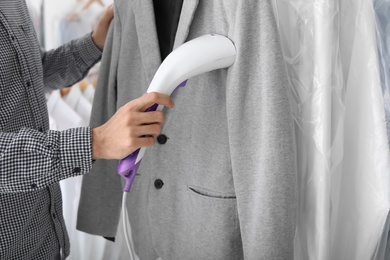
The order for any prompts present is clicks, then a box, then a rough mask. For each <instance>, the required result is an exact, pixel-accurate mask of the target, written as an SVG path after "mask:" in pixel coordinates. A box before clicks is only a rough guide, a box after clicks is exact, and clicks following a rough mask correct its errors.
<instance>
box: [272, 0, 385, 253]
mask: <svg viewBox="0 0 390 260" xmlns="http://www.w3.org/2000/svg"><path fill="white" fill-rule="evenodd" d="M273 4H274V9H275V12H276V14H277V17H278V18H277V21H278V25H279V32H280V35H281V41H282V48H283V53H284V57H285V62H286V65H287V71H288V75H289V79H290V83H291V87H292V88H291V93H292V97H293V98H292V100H293V108H294V110H293V111H294V117H295V127H296V136H297V154H298V185H299V186H298V187H299V189H298V190H299V196H298V198H299V206H298V224H297V232H296V238H295V259H300V260H306V259H313V260H314V259H315V260H328V259H340V260H349V259H356V260H359V259H361V260H364V259H378V260H379V259H383V249H384V247H383V246H382V244H383V241H381V239H382V233H383V231H384V226H385V223H386V217H387V212H388V210H389V195H388V194H389V185H388V184H389V173H390V167H389V149H388V145H387V136H386V131H385V130H386V129H385V121H384V118H385V113H384V109H383V98H382V94H381V87H380V79H379V67H378V63H379V62H378V55H377V47H376V46H377V43H376V37H375V17H374V14H373V8H372V1H371V0H345V1H344V0H343V1H338V0H329V1H322V0H318V1H309V2H305V1H284V0H283V1H276V0H275V1H274V2H273Z"/></svg>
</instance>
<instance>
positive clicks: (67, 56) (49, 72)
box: [42, 33, 102, 89]
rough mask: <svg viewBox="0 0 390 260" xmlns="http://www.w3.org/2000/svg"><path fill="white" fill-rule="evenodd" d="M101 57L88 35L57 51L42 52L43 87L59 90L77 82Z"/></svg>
mask: <svg viewBox="0 0 390 260" xmlns="http://www.w3.org/2000/svg"><path fill="white" fill-rule="evenodd" d="M101 55H102V53H101V51H100V50H99V49H98V48H97V47H96V46H95V44H94V43H93V41H92V37H91V34H90V33H89V34H87V35H85V36H84V37H82V38H79V39H77V40H73V41H71V42H69V43H67V44H65V45H62V46H60V47H59V48H57V49H54V50H51V51H48V52H42V65H43V76H44V84H45V87H46V88H48V89H59V88H63V87H68V86H71V85H73V84H75V83H76V82H79V81H80V80H81V79H83V78H84V77H85V76H86V75H87V73H88V71H89V70H90V69H91V68H92V67H93V66H94V65H95V64H96V63H97V62H98V61H99V60H100V58H101Z"/></svg>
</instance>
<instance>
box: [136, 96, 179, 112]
mask: <svg viewBox="0 0 390 260" xmlns="http://www.w3.org/2000/svg"><path fill="white" fill-rule="evenodd" d="M136 101H137V104H136V109H137V110H138V111H141V112H144V111H145V110H146V109H148V108H149V107H151V106H152V105H154V104H159V105H163V106H166V107H169V108H173V106H174V103H173V101H172V99H171V98H170V97H169V96H167V95H164V94H161V93H157V92H152V93H148V94H145V95H143V96H142V97H140V98H139V99H137V100H136Z"/></svg>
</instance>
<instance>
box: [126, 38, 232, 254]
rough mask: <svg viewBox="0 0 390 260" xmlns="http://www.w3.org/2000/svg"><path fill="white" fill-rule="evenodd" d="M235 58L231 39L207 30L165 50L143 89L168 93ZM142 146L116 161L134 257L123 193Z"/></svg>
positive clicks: (132, 176)
mask: <svg viewBox="0 0 390 260" xmlns="http://www.w3.org/2000/svg"><path fill="white" fill-rule="evenodd" d="M235 58H236V48H235V46H234V44H233V42H232V41H231V40H230V39H228V38H226V37H225V36H221V35H216V34H207V35H204V36H201V37H198V38H195V39H193V40H191V41H189V42H186V43H184V44H183V45H181V46H180V47H178V48H177V49H175V50H174V51H173V52H171V54H169V55H168V56H167V57H166V59H165V60H164V62H163V63H162V64H161V66H160V67H159V68H158V70H157V72H156V74H155V75H154V77H153V80H152V82H151V83H150V85H149V88H148V90H147V93H150V92H159V93H162V94H166V95H168V96H170V95H171V94H172V93H173V92H174V91H175V90H177V89H178V88H179V87H184V86H185V85H186V83H187V80H188V79H189V78H191V77H194V76H197V75H199V74H203V73H206V72H209V71H212V70H217V69H223V68H227V67H230V66H231V65H232V64H233V63H234V61H235ZM162 109H163V106H162V105H157V104H155V105H153V106H151V107H150V108H148V109H147V110H146V111H156V110H160V111H161V110H162ZM145 150H146V148H145V147H143V148H140V149H138V150H137V151H135V152H134V153H132V154H130V155H129V156H127V157H126V158H124V159H123V160H121V161H120V163H119V165H118V173H119V174H120V175H121V176H122V177H123V178H124V179H125V181H126V184H125V187H124V189H123V191H124V194H123V201H122V203H123V205H122V206H123V208H122V213H123V223H124V227H125V238H126V243H127V246H128V248H129V251H130V256H131V259H135V253H134V249H133V242H132V241H131V239H132V237H131V230H130V232H129V233H130V234H127V229H128V227H127V211H126V194H127V193H128V192H129V191H130V188H131V185H132V183H133V181H134V177H135V175H136V173H137V170H138V168H139V166H140V163H141V160H142V157H143V156H144V153H145Z"/></svg>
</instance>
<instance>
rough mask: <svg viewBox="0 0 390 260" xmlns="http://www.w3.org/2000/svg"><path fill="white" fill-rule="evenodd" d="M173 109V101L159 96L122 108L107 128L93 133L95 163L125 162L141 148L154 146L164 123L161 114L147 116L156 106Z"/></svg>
mask: <svg viewBox="0 0 390 260" xmlns="http://www.w3.org/2000/svg"><path fill="white" fill-rule="evenodd" d="M155 103H157V104H160V105H164V106H166V107H169V108H172V107H173V106H174V105H173V101H172V99H171V98H170V97H169V96H167V95H164V94H159V93H156V92H153V93H149V94H146V95H144V96H142V97H140V98H138V99H135V100H133V101H131V102H129V103H127V104H126V105H124V106H123V107H121V108H120V109H119V110H118V111H117V112H116V113H115V115H114V116H113V117H112V118H111V119H110V120H109V121H108V122H107V123H105V124H104V125H102V126H100V127H97V128H94V129H92V159H93V160H96V159H123V158H125V157H126V156H128V155H129V154H131V153H133V152H134V151H136V150H137V149H139V148H140V147H147V146H153V145H154V143H155V139H154V137H155V136H156V135H158V134H159V133H160V132H161V127H162V124H163V123H164V122H165V117H164V114H163V113H162V112H161V111H155V112H144V111H145V110H146V109H148V108H149V107H150V106H152V105H153V104H155Z"/></svg>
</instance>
